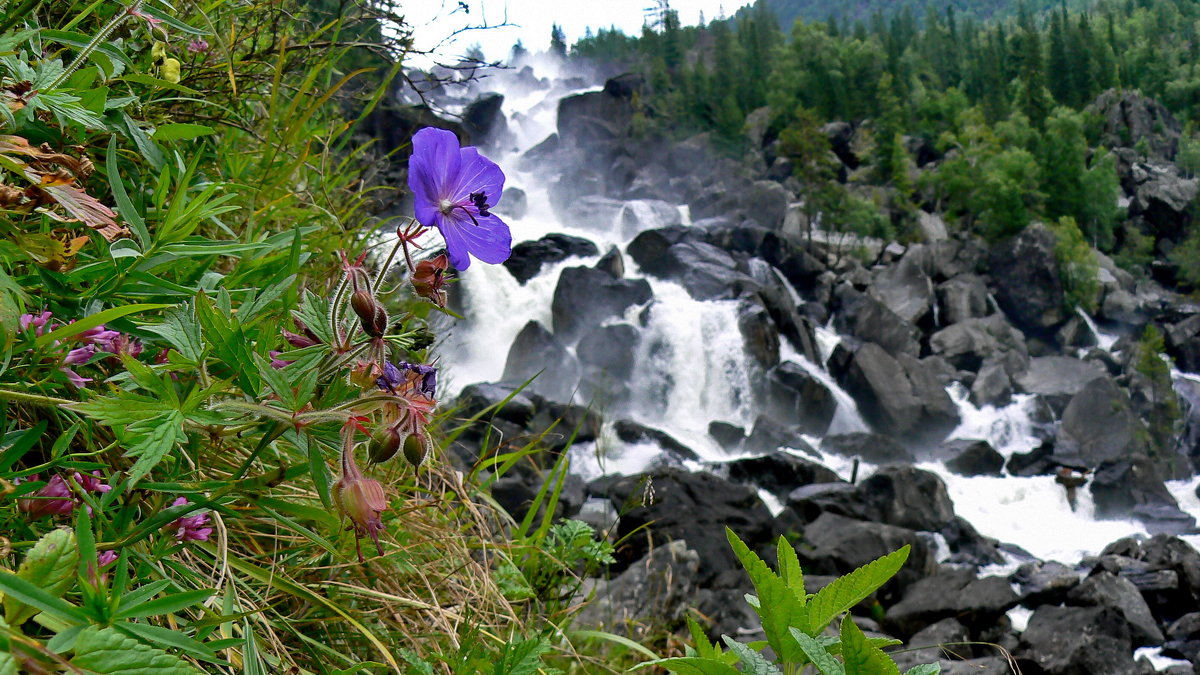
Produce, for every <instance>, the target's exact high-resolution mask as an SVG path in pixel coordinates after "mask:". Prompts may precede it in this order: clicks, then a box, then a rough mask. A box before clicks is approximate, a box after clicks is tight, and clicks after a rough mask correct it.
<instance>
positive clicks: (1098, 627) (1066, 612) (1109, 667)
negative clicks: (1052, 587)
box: [1016, 605, 1139, 675]
mask: <svg viewBox="0 0 1200 675" xmlns="http://www.w3.org/2000/svg"><path fill="white" fill-rule="evenodd" d="M1021 642H1022V647H1023V648H1022V649H1021V651H1020V652H1018V654H1017V655H1016V656H1017V662H1018V663H1019V664H1020V665H1021V668H1022V670H1024V671H1025V672H1035V673H1045V674H1046V675H1097V674H1098V673H1105V675H1136V674H1137V673H1139V670H1138V668H1137V666H1136V665H1135V664H1134V662H1133V643H1132V641H1131V640H1130V637H1129V626H1128V623H1127V622H1126V621H1125V618H1124V617H1123V616H1121V614H1120V613H1119V612H1117V611H1116V610H1114V609H1110V608H1108V607H1053V606H1050V605H1045V606H1042V607H1039V608H1038V609H1037V611H1036V612H1034V613H1033V617H1031V618H1030V620H1029V626H1028V627H1027V628H1026V629H1025V632H1024V633H1022V635H1021Z"/></svg>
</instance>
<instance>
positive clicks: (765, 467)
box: [725, 451, 840, 499]
mask: <svg viewBox="0 0 1200 675" xmlns="http://www.w3.org/2000/svg"><path fill="white" fill-rule="evenodd" d="M725 467H726V468H727V470H728V471H729V478H730V480H734V481H737V482H739V483H749V484H752V485H756V486H758V487H760V488H762V489H764V490H766V491H768V492H770V493H772V494H774V495H775V496H777V497H779V498H780V499H786V498H787V496H788V494H789V493H791V492H792V491H793V490H795V489H796V488H798V487H801V486H804V485H812V484H813V483H836V482H838V481H839V480H840V479H839V478H838V476H837V474H836V473H834V472H833V471H831V470H829V469H827V468H826V467H824V466H823V465H821V464H818V463H816V462H814V461H811V460H807V459H803V458H801V457H797V456H795V455H793V454H791V453H789V452H779V451H772V452H770V453H768V454H766V455H763V456H762V457H751V458H749V459H735V460H733V461H732V462H729V463H727V464H725Z"/></svg>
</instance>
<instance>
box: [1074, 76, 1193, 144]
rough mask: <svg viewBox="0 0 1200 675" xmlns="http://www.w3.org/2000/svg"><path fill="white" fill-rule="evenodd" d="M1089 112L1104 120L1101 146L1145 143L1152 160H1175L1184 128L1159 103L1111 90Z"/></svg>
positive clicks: (1100, 97)
mask: <svg viewBox="0 0 1200 675" xmlns="http://www.w3.org/2000/svg"><path fill="white" fill-rule="evenodd" d="M1088 110H1089V111H1090V112H1094V113H1096V114H1097V115H1100V117H1101V118H1103V120H1104V129H1103V132H1102V133H1103V135H1102V136H1101V140H1100V142H1101V143H1102V144H1104V145H1106V146H1108V147H1118V146H1126V147H1133V146H1135V145H1137V144H1138V143H1139V142H1140V141H1143V140H1144V141H1145V145H1146V147H1147V148H1148V149H1149V153H1150V157H1151V158H1153V159H1157V160H1168V161H1169V160H1172V159H1174V158H1175V153H1176V151H1177V150H1178V148H1179V136H1180V133H1181V132H1182V127H1181V126H1180V124H1179V121H1178V120H1176V119H1175V116H1174V115H1172V114H1171V111H1169V110H1167V108H1166V107H1165V106H1163V104H1161V103H1159V102H1158V101H1156V100H1154V99H1152V98H1150V97H1148V96H1142V95H1141V94H1140V93H1138V92H1136V91H1129V90H1118V89H1109V90H1108V91H1106V92H1104V93H1102V94H1100V95H1099V96H1098V97H1096V100H1095V101H1094V102H1093V103H1092V104H1091V106H1089V107H1088Z"/></svg>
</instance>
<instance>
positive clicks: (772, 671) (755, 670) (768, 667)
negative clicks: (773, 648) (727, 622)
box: [721, 635, 783, 675]
mask: <svg viewBox="0 0 1200 675" xmlns="http://www.w3.org/2000/svg"><path fill="white" fill-rule="evenodd" d="M721 638H722V639H723V640H724V641H725V644H726V645H728V646H729V651H731V652H733V653H734V654H737V657H738V663H741V664H742V672H743V673H748V674H749V675H783V673H782V672H780V670H779V668H776V667H775V664H773V663H771V662H770V661H768V660H766V659H765V658H763V655H762V654H759V653H758V652H756V651H754V650H753V649H750V648H749V647H747V646H746V645H744V644H742V643H740V642H738V641H737V640H734V639H733V638H731V637H729V636H728V635H723V636H721Z"/></svg>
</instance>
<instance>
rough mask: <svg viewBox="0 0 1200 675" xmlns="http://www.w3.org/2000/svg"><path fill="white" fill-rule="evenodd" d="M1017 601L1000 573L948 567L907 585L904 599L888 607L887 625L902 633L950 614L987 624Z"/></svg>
mask: <svg viewBox="0 0 1200 675" xmlns="http://www.w3.org/2000/svg"><path fill="white" fill-rule="evenodd" d="M1017 602H1018V598H1017V594H1016V593H1013V590H1012V588H1011V587H1009V584H1008V581H1006V580H1005V579H1003V578H1001V577H984V578H982V579H977V578H976V577H975V573H974V572H972V571H970V570H963V569H950V568H946V569H943V570H942V571H940V572H938V573H937V574H935V575H933V576H930V577H926V578H924V579H921V580H920V581H917V582H916V583H914V584H913V585H912V586H910V587H908V589H907V590H906V591H905V593H904V597H903V599H901V600H900V602H898V603H896V604H895V605H892V606H891V607H889V608H888V610H887V614H886V615H885V618H884V626H885V627H886V628H887V629H888V631H889V632H891V633H892V634H894V635H898V636H901V637H908V636H911V635H913V634H914V633H916V632H917V631H919V630H921V629H923V628H925V627H927V626H929V625H930V624H933V623H934V622H937V621H940V620H942V619H948V618H951V617H953V618H955V619H957V620H958V621H960V622H961V623H962V624H964V625H965V626H967V627H968V628H976V629H978V628H986V627H990V626H992V625H994V624H995V623H996V621H997V620H999V619H1000V617H1002V616H1004V614H1005V612H1007V611H1008V610H1010V609H1012V608H1013V607H1015V606H1016V605H1017Z"/></svg>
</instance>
